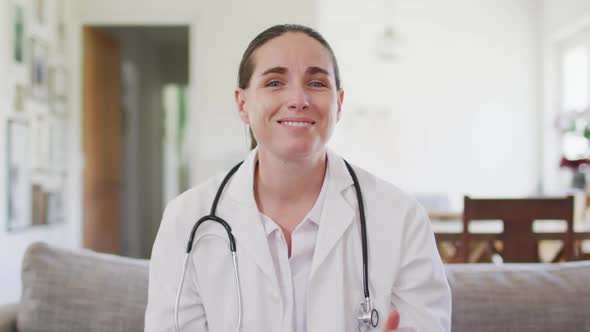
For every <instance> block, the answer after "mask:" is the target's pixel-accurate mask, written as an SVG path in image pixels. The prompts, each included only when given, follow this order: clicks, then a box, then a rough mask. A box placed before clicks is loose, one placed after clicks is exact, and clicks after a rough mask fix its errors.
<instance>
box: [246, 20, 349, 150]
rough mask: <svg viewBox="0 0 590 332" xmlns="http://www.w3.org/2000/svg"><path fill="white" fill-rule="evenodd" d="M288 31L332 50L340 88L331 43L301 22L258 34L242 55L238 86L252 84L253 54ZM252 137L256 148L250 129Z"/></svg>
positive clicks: (338, 87) (329, 50) (337, 71)
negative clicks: (313, 40) (302, 34)
mask: <svg viewBox="0 0 590 332" xmlns="http://www.w3.org/2000/svg"><path fill="white" fill-rule="evenodd" d="M287 32H299V33H304V34H306V35H307V36H309V37H311V38H313V39H315V40H317V41H318V42H319V43H320V44H322V45H323V46H324V47H325V48H326V49H327V50H328V52H330V56H331V57H332V64H333V66H334V79H335V81H336V89H337V90H340V71H339V69H338V62H337V61H336V56H335V55H334V51H333V50H332V47H330V44H328V42H327V41H326V39H324V37H323V36H322V35H320V33H319V32H317V31H315V30H314V29H312V28H309V27H306V26H303V25H299V24H279V25H275V26H272V27H270V28H268V29H266V30H264V31H262V32H261V33H260V34H259V35H258V36H256V37H255V38H254V39H253V40H252V41H251V42H250V44H249V45H248V47H247V48H246V51H244V54H243V55H242V60H241V61H240V68H239V70H238V87H239V88H240V89H247V88H248V86H249V84H250V79H251V78H252V73H253V72H254V65H255V64H254V61H253V59H252V54H253V53H254V51H256V50H257V49H258V48H260V47H261V46H262V45H264V44H266V43H267V42H268V41H270V40H272V39H274V38H277V37H279V36H281V35H283V34H285V33H287ZM250 139H251V140H252V141H251V144H250V148H251V149H254V148H255V147H256V145H257V143H256V139H255V138H254V135H252V130H251V129H250Z"/></svg>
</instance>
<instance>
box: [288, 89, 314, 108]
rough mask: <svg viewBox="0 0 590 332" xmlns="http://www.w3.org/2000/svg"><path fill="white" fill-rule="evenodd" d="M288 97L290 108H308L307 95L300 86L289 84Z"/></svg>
mask: <svg viewBox="0 0 590 332" xmlns="http://www.w3.org/2000/svg"><path fill="white" fill-rule="evenodd" d="M288 98H289V99H288V107H289V109H290V110H293V111H304V110H307V109H308V108H309V96H308V94H307V92H306V91H305V89H304V88H303V87H302V86H291V88H290V89H289V95H288Z"/></svg>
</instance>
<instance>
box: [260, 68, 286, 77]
mask: <svg viewBox="0 0 590 332" xmlns="http://www.w3.org/2000/svg"><path fill="white" fill-rule="evenodd" d="M285 73H287V68H286V67H272V68H270V69H267V70H265V71H264V72H263V73H262V76H264V75H268V74H285Z"/></svg>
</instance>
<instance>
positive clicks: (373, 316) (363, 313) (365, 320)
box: [357, 298, 379, 327]
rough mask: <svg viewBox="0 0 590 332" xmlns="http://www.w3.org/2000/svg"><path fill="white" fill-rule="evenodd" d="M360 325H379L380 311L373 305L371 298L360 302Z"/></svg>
mask: <svg viewBox="0 0 590 332" xmlns="http://www.w3.org/2000/svg"><path fill="white" fill-rule="evenodd" d="M357 319H358V321H359V325H363V326H369V327H377V325H379V313H378V312H377V310H376V309H375V308H373V306H372V305H371V301H370V299H368V298H367V299H365V301H364V302H362V303H361V304H360V307H359V312H358V317H357Z"/></svg>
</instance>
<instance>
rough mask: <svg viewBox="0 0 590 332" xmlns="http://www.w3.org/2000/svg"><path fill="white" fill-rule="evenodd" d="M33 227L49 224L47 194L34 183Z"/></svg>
mask: <svg viewBox="0 0 590 332" xmlns="http://www.w3.org/2000/svg"><path fill="white" fill-rule="evenodd" d="M31 192H32V200H31V216H32V218H31V225H46V224H47V193H46V192H45V191H44V190H43V187H42V186H41V185H40V184H38V183H34V184H32V185H31Z"/></svg>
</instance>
